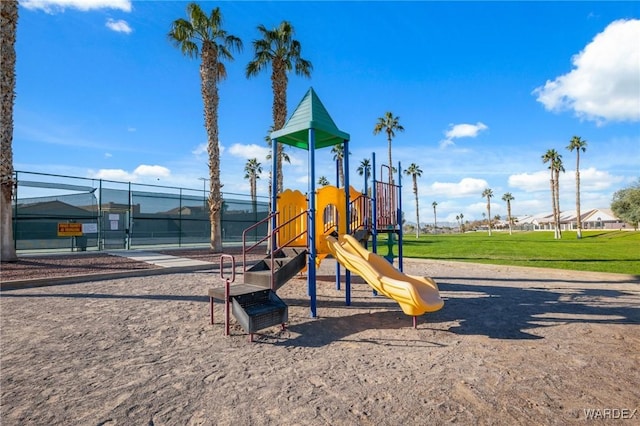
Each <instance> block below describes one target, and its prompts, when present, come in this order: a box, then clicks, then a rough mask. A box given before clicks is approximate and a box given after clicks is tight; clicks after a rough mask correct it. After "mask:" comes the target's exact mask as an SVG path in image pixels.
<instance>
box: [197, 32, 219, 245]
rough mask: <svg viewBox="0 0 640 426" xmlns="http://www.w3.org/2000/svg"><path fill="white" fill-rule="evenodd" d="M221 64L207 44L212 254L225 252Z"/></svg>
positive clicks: (205, 81) (205, 87)
mask: <svg viewBox="0 0 640 426" xmlns="http://www.w3.org/2000/svg"><path fill="white" fill-rule="evenodd" d="M217 76H218V61H217V55H216V52H215V50H214V47H213V45H212V44H211V43H206V42H205V43H203V46H202V64H201V65H200V77H201V79H202V100H203V103H204V111H205V112H204V119H205V127H206V129H207V152H208V154H209V221H210V222H211V237H210V244H211V250H213V251H214V252H220V251H222V230H221V223H220V211H221V209H222V193H221V189H222V185H221V183H220V146H219V142H218V104H219V96H218V78H217Z"/></svg>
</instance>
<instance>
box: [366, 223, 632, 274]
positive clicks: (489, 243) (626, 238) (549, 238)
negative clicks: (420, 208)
mask: <svg viewBox="0 0 640 426" xmlns="http://www.w3.org/2000/svg"><path fill="white" fill-rule="evenodd" d="M397 249H398V247H397V245H396V246H395V247H394V250H393V251H394V254H396V255H397V253H398V252H397ZM378 253H379V254H386V253H387V247H386V237H385V236H384V235H381V236H380V238H379V240H378ZM403 255H404V257H413V258H424V259H441V260H452V261H461V262H475V263H491V264H498V265H518V266H535V267H544V268H558V269H570V270H578V271H597V272H615V273H623V274H632V275H638V276H640V232H630V231H607V232H604V231H584V232H583V233H582V239H580V240H578V239H577V238H576V233H575V232H563V234H562V239H560V240H554V239H553V233H552V232H545V231H537V232H514V233H513V235H509V233H508V232H502V231H500V232H495V231H494V232H493V235H492V236H491V237H490V236H489V235H488V233H487V232H469V233H466V234H439V235H433V234H423V235H420V238H419V239H416V237H415V234H414V235H404V244H403Z"/></svg>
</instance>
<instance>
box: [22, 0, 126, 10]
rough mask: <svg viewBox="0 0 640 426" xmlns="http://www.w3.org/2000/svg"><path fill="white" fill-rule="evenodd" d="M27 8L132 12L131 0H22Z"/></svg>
mask: <svg viewBox="0 0 640 426" xmlns="http://www.w3.org/2000/svg"><path fill="white" fill-rule="evenodd" d="M20 5H21V6H23V7H25V8H26V9H31V10H43V11H45V12H47V13H54V12H56V11H63V10H65V9H78V10H81V11H83V12H86V11H88V10H96V9H117V10H122V11H124V12H131V0H21V1H20Z"/></svg>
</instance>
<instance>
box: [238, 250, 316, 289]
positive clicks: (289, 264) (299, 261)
mask: <svg viewBox="0 0 640 426" xmlns="http://www.w3.org/2000/svg"><path fill="white" fill-rule="evenodd" d="M306 255H307V251H306V250H303V249H296V248H293V249H289V248H285V249H284V250H283V253H282V256H284V257H275V258H274V259H273V262H271V257H269V258H265V259H263V260H261V261H260V262H258V263H256V264H255V265H253V266H252V267H251V268H249V269H248V270H247V271H246V272H245V273H244V282H245V284H251V285H256V286H260V287H263V288H271V275H273V286H274V288H273V290H277V289H279V288H280V287H282V286H283V285H284V284H285V283H286V282H287V281H289V280H290V279H291V278H293V277H294V276H296V274H297V273H298V272H300V271H301V270H302V269H303V268H304V267H305V266H306V265H307V261H306V260H307V259H306Z"/></svg>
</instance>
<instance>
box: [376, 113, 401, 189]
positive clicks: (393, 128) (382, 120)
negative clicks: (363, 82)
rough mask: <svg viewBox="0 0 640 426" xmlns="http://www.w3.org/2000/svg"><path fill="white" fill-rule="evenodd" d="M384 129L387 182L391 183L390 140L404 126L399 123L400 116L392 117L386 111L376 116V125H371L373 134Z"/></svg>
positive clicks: (391, 114)
mask: <svg viewBox="0 0 640 426" xmlns="http://www.w3.org/2000/svg"><path fill="white" fill-rule="evenodd" d="M383 130H384V131H385V133H386V134H387V142H388V144H389V170H390V172H389V183H390V184H392V185H393V173H392V171H393V162H392V161H391V140H392V139H393V138H394V137H395V136H396V132H404V127H402V126H401V125H400V117H394V116H393V113H392V112H390V111H387V112H385V113H384V116H383V117H378V121H377V122H376V125H375V126H374V127H373V134H374V135H377V134H378V133H380V132H382V131H383Z"/></svg>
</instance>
